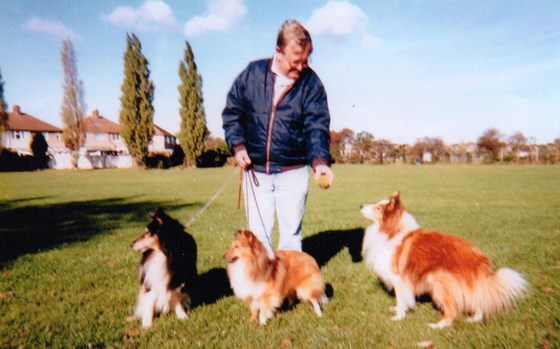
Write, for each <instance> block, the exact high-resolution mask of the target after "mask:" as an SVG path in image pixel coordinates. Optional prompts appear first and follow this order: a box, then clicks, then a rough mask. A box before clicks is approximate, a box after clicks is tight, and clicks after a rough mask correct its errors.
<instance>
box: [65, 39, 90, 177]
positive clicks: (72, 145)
mask: <svg viewBox="0 0 560 349" xmlns="http://www.w3.org/2000/svg"><path fill="white" fill-rule="evenodd" d="M60 56H61V59H62V68H63V69H64V84H63V89H64V97H63V100H62V110H61V116H62V122H63V123H64V128H63V130H62V140H63V141H64V145H65V146H66V147H67V148H68V149H69V150H70V153H71V154H72V159H73V163H72V165H73V166H74V168H76V169H77V168H78V157H79V151H80V147H81V146H82V145H84V141H85V134H84V125H83V119H84V114H85V112H84V110H85V102H84V87H83V82H82V81H81V80H79V79H78V67H77V65H76V55H75V54H74V45H73V44H72V41H71V40H70V39H66V40H64V41H63V42H62V53H61V55H60Z"/></svg>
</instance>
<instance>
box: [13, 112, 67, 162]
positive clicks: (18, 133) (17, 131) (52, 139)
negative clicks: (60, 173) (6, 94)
mask: <svg viewBox="0 0 560 349" xmlns="http://www.w3.org/2000/svg"><path fill="white" fill-rule="evenodd" d="M38 132H40V133H42V134H43V136H44V137H45V140H46V141H47V144H48V146H49V150H48V151H49V153H55V152H65V151H66V147H65V146H64V143H63V141H62V130H61V129H60V128H58V127H56V126H53V125H51V124H49V123H46V122H44V121H42V120H39V119H38V118H36V117H35V116H33V115H30V114H27V113H24V112H22V111H21V108H20V106H19V105H14V106H13V108H12V111H11V112H8V127H7V128H6V131H5V135H4V146H5V147H6V148H8V149H10V150H12V151H14V152H17V153H18V154H20V155H33V154H32V152H31V141H32V140H33V135H34V134H35V133H38Z"/></svg>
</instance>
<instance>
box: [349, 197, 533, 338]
mask: <svg viewBox="0 0 560 349" xmlns="http://www.w3.org/2000/svg"><path fill="white" fill-rule="evenodd" d="M360 212H361V214H362V215H363V216H364V217H366V218H369V219H371V220H373V222H374V223H373V224H372V225H371V226H370V227H368V228H367V229H366V233H365V236H364V242H363V246H362V254H363V255H364V258H365V259H366V264H367V266H368V267H369V268H370V269H372V271H373V272H375V273H376V274H377V275H378V276H379V278H380V279H381V281H382V282H383V283H384V284H385V286H386V287H387V289H388V290H389V291H392V290H393V289H394V292H395V296H396V299H397V305H396V307H394V310H395V312H396V314H395V316H394V317H393V318H392V319H393V320H401V319H402V318H404V317H405V315H406V312H407V310H409V309H411V308H413V307H414V305H415V297H416V296H421V295H425V294H428V295H430V296H431V299H432V301H433V302H434V304H435V305H436V306H437V307H438V308H439V309H440V310H441V311H442V313H443V319H442V320H441V321H439V322H438V323H434V324H430V327H432V328H444V327H446V326H450V325H451V324H452V323H453V321H454V320H455V319H456V318H457V317H458V316H459V315H461V314H463V313H465V314H468V315H469V317H468V318H467V321H468V322H477V321H481V320H482V319H484V318H486V317H488V316H492V315H495V314H498V313H501V312H502V311H504V310H506V309H508V308H510V307H511V306H512V305H513V304H514V302H515V301H516V300H517V299H518V298H519V297H520V296H521V295H522V294H523V293H524V292H525V290H526V288H527V285H528V284H527V281H526V280H525V279H524V277H523V276H522V275H521V274H519V273H518V272H516V271H514V270H512V269H508V268H502V269H499V270H498V271H496V272H495V273H494V272H492V269H491V265H490V260H489V259H488V257H486V256H485V255H484V254H483V253H482V252H481V251H480V250H479V249H478V248H476V247H475V246H473V245H472V244H471V243H470V242H468V241H466V240H464V239H461V238H458V237H455V236H451V235H447V234H443V233H440V232H437V231H428V230H424V229H422V228H420V227H419V225H418V224H417V223H416V220H415V219H414V217H412V215H410V214H409V213H408V212H406V211H405V209H404V207H403V205H402V204H401V200H400V193H399V192H398V191H397V192H395V193H393V194H392V195H391V198H390V199H389V200H381V201H379V202H378V203H377V204H368V205H362V206H361V208H360Z"/></svg>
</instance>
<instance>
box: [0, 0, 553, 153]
mask: <svg viewBox="0 0 560 349" xmlns="http://www.w3.org/2000/svg"><path fill="white" fill-rule="evenodd" d="M287 18H295V19H298V20H299V21H301V22H302V23H303V24H304V25H305V26H306V27H307V28H308V29H309V31H310V32H311V34H312V37H313V41H314V48H315V49H314V52H313V54H312V56H311V66H312V67H313V69H315V71H316V72H317V73H318V74H319V76H320V77H321V79H322V81H323V83H324V84H325V87H326V89H327V94H328V98H329V106H330V110H331V119H332V121H331V129H333V130H341V129H342V128H345V127H346V128H350V129H352V130H354V131H356V132H359V131H362V130H365V131H368V132H371V133H372V134H373V135H374V137H375V138H377V139H388V140H390V141H393V142H395V143H397V142H398V143H413V142H415V141H416V139H417V138H421V137H441V138H442V139H443V140H444V141H445V142H446V143H449V144H451V143H457V142H462V141H476V140H477V139H478V137H479V136H480V135H481V134H482V133H483V132H484V131H485V130H486V129H488V128H490V127H495V128H497V129H498V130H500V131H501V132H502V133H503V134H504V135H505V136H506V137H508V136H510V135H511V134H513V133H514V132H516V131H521V132H523V133H524V135H525V136H526V137H528V138H532V141H536V142H538V143H547V142H552V141H554V139H556V138H558V137H560V1H557V0H548V1H546V0H527V1H515V0H511V1H501V0H481V1H474V0H464V1H451V0H434V1H427V0H426V1H418V0H409V1H381V0H380V1H373V0H363V1H362V0H350V1H335V0H330V1H319V0H283V1H262V0H208V1H201V0H199V1H191V0H165V1H159V0H158V1H127V0H83V1H76V0H56V1H45V0H2V1H0V69H1V72H2V76H3V79H4V81H5V83H6V84H5V99H6V101H7V102H8V104H9V108H10V109H11V107H12V106H13V105H15V104H18V105H20V106H21V109H22V111H24V112H27V113H29V114H32V115H35V116H37V117H39V118H41V119H43V120H45V121H47V122H49V123H52V124H54V125H56V126H59V127H61V126H62V122H61V117H60V108H61V102H62V82H63V71H62V63H61V61H60V52H61V48H62V40H63V39H64V38H66V37H70V38H71V39H72V40H73V42H74V49H75V53H76V56H77V60H78V63H77V65H78V75H79V78H80V79H81V80H83V82H84V85H85V100H86V104H87V114H88V115H89V114H90V113H91V110H93V109H99V111H100V113H101V115H104V116H106V117H107V118H109V119H111V120H113V121H116V122H118V115H119V109H120V101H119V98H120V95H121V91H120V87H121V84H122V80H123V54H124V49H125V43H126V34H127V33H135V34H136V35H137V36H138V37H139V39H140V41H141V43H142V50H143V53H144V55H145V56H146V57H147V59H148V61H149V63H150V69H151V78H152V80H153V81H154V84H155V86H156V90H155V99H154V107H155V110H156V111H155V116H154V121H155V123H156V124H158V125H159V126H161V127H163V128H165V129H167V130H168V131H170V132H173V133H175V132H177V131H178V130H179V123H180V119H179V112H178V110H179V102H178V97H179V95H178V92H177V86H178V85H179V83H180V80H179V77H178V73H177V69H178V64H179V60H181V59H182V58H183V54H184V49H185V41H186V40H188V41H189V43H190V44H191V46H192V48H193V51H194V54H195V61H196V63H197V65H198V69H199V72H200V74H201V75H202V78H203V93H204V98H205V103H204V105H205V110H206V118H207V124H208V127H209V128H210V131H211V132H212V135H213V136H216V137H223V131H222V128H221V111H222V109H223V107H224V104H225V97H226V94H227V91H228V90H229V88H230V87H231V84H232V82H233V80H234V79H235V77H236V76H237V74H238V73H239V72H241V70H242V69H243V68H244V67H245V66H246V64H247V63H248V62H249V61H251V60H255V59H258V58H263V57H269V56H271V55H272V54H273V52H274V49H275V42H276V34H277V32H278V29H279V27H280V25H281V23H282V22H283V21H284V20H285V19H287Z"/></svg>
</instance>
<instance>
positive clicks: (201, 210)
mask: <svg viewBox="0 0 560 349" xmlns="http://www.w3.org/2000/svg"><path fill="white" fill-rule="evenodd" d="M234 174H235V170H233V172H232V173H231V176H230V177H229V178H228V179H227V181H225V183H224V184H223V185H222V187H221V188H220V189H218V191H217V192H216V193H215V194H214V196H212V197H211V198H210V200H208V202H207V203H206V204H205V205H204V206H203V207H202V208H201V209H200V210H198V212H197V213H195V215H194V216H192V218H191V219H190V220H189V221H188V222H187V224H185V228H186V227H188V226H190V225H191V224H193V223H194V221H195V220H196V219H197V218H198V216H200V215H201V214H202V212H204V211H206V209H207V208H208V207H209V206H210V204H212V202H213V201H214V200H216V198H217V197H218V196H220V194H221V193H222V192H223V191H224V189H225V188H226V186H227V185H228V184H229V182H230V181H231V179H232V178H233V175H234Z"/></svg>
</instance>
